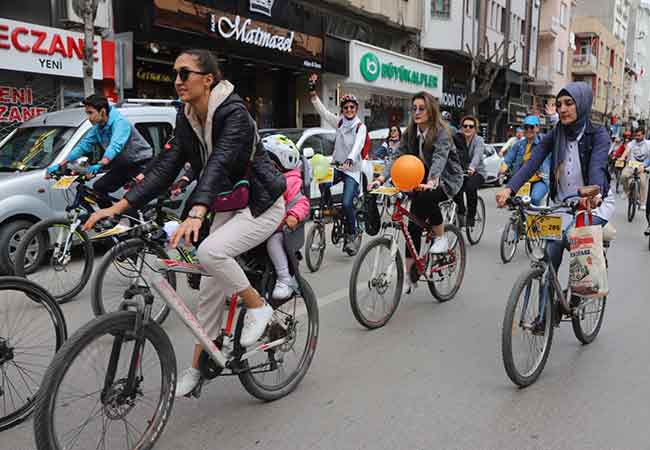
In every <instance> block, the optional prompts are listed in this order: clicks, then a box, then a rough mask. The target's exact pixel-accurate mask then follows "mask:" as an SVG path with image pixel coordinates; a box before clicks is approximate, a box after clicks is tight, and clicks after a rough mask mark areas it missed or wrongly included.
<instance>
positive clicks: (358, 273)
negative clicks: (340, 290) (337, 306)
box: [349, 237, 404, 330]
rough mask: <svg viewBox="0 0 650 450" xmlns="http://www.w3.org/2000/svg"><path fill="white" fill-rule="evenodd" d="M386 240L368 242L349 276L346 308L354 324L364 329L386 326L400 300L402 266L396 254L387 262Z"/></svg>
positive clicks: (402, 276)
mask: <svg viewBox="0 0 650 450" xmlns="http://www.w3.org/2000/svg"><path fill="white" fill-rule="evenodd" d="M392 245H397V244H396V243H395V242H393V241H392V240H391V239H389V238H385V237H382V238H378V239H373V240H372V241H370V242H369V243H368V244H367V245H366V246H365V247H363V249H362V250H361V251H360V252H359V255H358V256H357V258H356V259H355V260H354V265H353V266H352V273H351V274H350V287H349V289H350V291H349V292H350V307H351V308H352V314H354V317H355V318H356V319H357V321H358V322H359V323H360V324H361V325H363V326H364V327H366V328H368V329H371V330H372V329H375V328H380V327H383V326H384V325H386V323H387V322H388V321H389V320H390V318H391V317H392V316H393V314H394V313H395V310H396V309H397V306H398V305H399V302H400V299H401V297H402V287H403V285H404V266H403V263H402V257H401V255H400V253H399V250H398V251H397V252H396V253H395V257H394V258H391V246H392Z"/></svg>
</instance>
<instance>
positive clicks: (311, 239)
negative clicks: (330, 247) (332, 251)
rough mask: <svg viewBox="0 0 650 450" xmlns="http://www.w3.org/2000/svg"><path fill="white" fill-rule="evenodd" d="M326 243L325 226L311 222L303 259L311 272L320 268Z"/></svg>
mask: <svg viewBox="0 0 650 450" xmlns="http://www.w3.org/2000/svg"><path fill="white" fill-rule="evenodd" d="M326 245H327V242H326V237H325V227H324V226H323V225H322V224H319V223H315V224H313V225H312V226H311V228H310V229H309V233H307V239H306V241H305V259H306V260H307V267H308V268H309V270H310V271H311V272H317V271H318V269H320V266H321V264H322V263H323V257H324V256H325V246H326Z"/></svg>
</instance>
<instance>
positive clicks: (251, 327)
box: [239, 303, 273, 347]
mask: <svg viewBox="0 0 650 450" xmlns="http://www.w3.org/2000/svg"><path fill="white" fill-rule="evenodd" d="M272 316H273V308H271V307H270V306H269V305H267V304H266V303H265V304H264V306H262V307H261V308H253V309H248V310H246V317H244V329H243V330H242V332H241V338H240V339H239V343H240V344H241V346H242V347H250V346H251V345H253V344H254V343H255V342H257V340H258V339H259V338H261V337H262V335H263V334H264V330H265V329H266V326H267V325H268V323H269V321H270V320H271V317H272Z"/></svg>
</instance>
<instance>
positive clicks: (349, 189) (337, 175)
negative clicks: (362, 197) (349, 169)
mask: <svg viewBox="0 0 650 450" xmlns="http://www.w3.org/2000/svg"><path fill="white" fill-rule="evenodd" d="M341 181H342V182H343V214H344V215H345V233H346V234H356V231H357V217H356V210H355V209H354V199H355V197H357V195H359V184H358V183H357V182H356V180H355V179H354V178H352V177H351V176H349V175H347V174H345V173H344V172H342V171H340V170H338V169H334V180H333V182H332V183H322V184H320V185H319V186H318V188H319V189H320V195H321V202H322V203H321V204H324V205H328V206H332V192H331V188H332V186H334V185H335V184H339V183H340V182H341Z"/></svg>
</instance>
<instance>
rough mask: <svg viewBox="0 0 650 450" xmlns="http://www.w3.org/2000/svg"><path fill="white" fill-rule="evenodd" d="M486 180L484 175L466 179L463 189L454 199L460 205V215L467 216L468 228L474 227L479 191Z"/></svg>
mask: <svg viewBox="0 0 650 450" xmlns="http://www.w3.org/2000/svg"><path fill="white" fill-rule="evenodd" d="M484 181H485V179H484V178H483V176H482V175H480V174H478V173H475V174H474V175H471V176H467V177H465V179H464V181H463V187H462V189H461V190H460V191H459V192H458V194H456V196H455V197H454V201H455V202H456V204H457V205H458V214H459V215H463V216H465V215H466V216H467V226H469V227H473V226H474V219H475V218H476V205H477V204H478V189H479V188H480V187H481V186H482V185H483V182H484ZM463 194H464V195H467V208H465V197H464V195H463Z"/></svg>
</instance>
